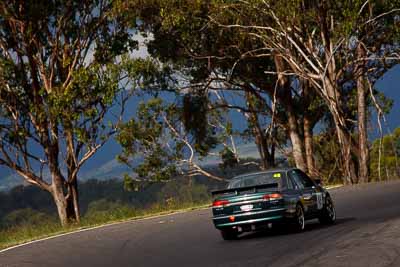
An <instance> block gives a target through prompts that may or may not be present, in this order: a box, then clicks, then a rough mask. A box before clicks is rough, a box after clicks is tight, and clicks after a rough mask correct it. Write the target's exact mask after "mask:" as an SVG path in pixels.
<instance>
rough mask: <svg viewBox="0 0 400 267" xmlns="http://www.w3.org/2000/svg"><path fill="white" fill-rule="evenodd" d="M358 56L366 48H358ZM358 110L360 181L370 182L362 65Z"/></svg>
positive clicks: (358, 84) (359, 77)
mask: <svg viewBox="0 0 400 267" xmlns="http://www.w3.org/2000/svg"><path fill="white" fill-rule="evenodd" d="M357 54H358V57H359V58H360V57H364V55H365V51H364V48H363V47H362V46H361V45H359V46H358V48H357ZM357 72H358V73H357V75H358V76H357V110H358V143H359V159H358V162H359V182H360V183H365V182H368V157H369V151H368V133H367V105H366V87H365V80H364V75H363V71H362V66H360V67H359V70H358V71H357Z"/></svg>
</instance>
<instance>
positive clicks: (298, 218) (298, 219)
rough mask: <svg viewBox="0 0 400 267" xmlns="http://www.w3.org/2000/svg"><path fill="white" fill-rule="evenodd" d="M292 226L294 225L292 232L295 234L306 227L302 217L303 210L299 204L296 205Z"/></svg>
mask: <svg viewBox="0 0 400 267" xmlns="http://www.w3.org/2000/svg"><path fill="white" fill-rule="evenodd" d="M293 224H294V230H295V231H296V232H301V231H303V230H304V228H305V226H306V221H305V217H304V209H303V207H302V206H301V205H300V204H297V205H296V213H295V217H294V221H293Z"/></svg>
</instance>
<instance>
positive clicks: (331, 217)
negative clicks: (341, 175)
mask: <svg viewBox="0 0 400 267" xmlns="http://www.w3.org/2000/svg"><path fill="white" fill-rule="evenodd" d="M318 219H319V222H320V223H321V224H333V223H335V221H336V210H335V206H334V205H333V201H332V198H331V197H330V196H329V195H327V196H326V197H325V204H324V207H323V208H322V211H321V214H320V216H319V217H318Z"/></svg>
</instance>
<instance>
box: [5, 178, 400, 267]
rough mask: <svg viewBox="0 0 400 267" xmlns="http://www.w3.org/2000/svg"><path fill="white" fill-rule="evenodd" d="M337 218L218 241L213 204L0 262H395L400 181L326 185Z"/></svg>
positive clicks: (398, 258)
mask: <svg viewBox="0 0 400 267" xmlns="http://www.w3.org/2000/svg"><path fill="white" fill-rule="evenodd" d="M331 194H332V196H333V199H334V201H335V203H336V209H337V215H338V220H337V223H336V224H335V225H333V226H321V225H320V224H319V223H318V222H317V221H310V222H309V223H308V224H307V226H306V231H305V232H303V233H297V234H293V233H289V232H286V231H279V232H273V231H271V232H263V233H250V234H245V235H244V236H242V237H241V238H240V239H239V240H235V241H223V240H222V239H221V237H220V235H219V232H218V231H217V230H215V229H214V227H213V225H212V223H211V218H210V217H211V211H210V209H204V210H198V211H192V212H188V213H181V214H174V215H168V216H164V217H159V218H152V219H147V220H140V221H131V222H126V223H121V224H117V225H111V226H106V227H102V228H98V229H94V230H90V231H85V232H80V233H74V234H71V235H66V236H61V237H57V238H54V239H50V240H46V241H41V242H37V243H33V244H29V245H26V246H22V247H18V248H15V249H11V250H8V251H6V252H2V253H0V266H22V267H28V266H29V267H32V266H35V267H36V266H51V267H57V266H60V267H61V266H62V267H64V266H65V267H79V266H88V267H89V266H90V267H91V266H96V267H100V266H113V267H119V266H134V267H137V266H163V267H166V266H203V267H204V266H279V267H284V266H307V267H309V266H360V267H361V266H362V267H366V266H374V267H379V266H392V267H397V266H400V182H390V183H382V184H369V185H361V186H354V187H342V188H338V189H335V190H332V191H331Z"/></svg>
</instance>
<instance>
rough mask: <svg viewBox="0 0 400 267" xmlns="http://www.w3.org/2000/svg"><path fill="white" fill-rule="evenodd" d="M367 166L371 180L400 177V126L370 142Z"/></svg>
mask: <svg viewBox="0 0 400 267" xmlns="http://www.w3.org/2000/svg"><path fill="white" fill-rule="evenodd" d="M379 151H380V153H381V155H380V161H379ZM369 168H370V180H371V181H380V180H391V179H394V178H399V177H400V128H396V129H395V130H394V131H393V133H392V134H388V135H385V136H384V137H383V138H382V140H381V139H376V140H375V141H374V142H373V143H372V148H371V153H370V165H369Z"/></svg>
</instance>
